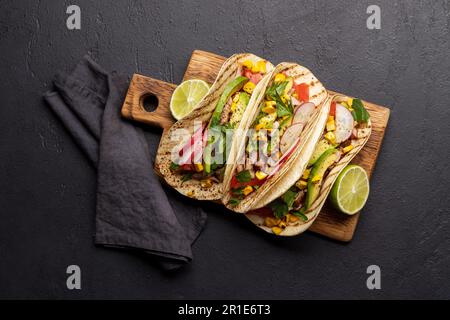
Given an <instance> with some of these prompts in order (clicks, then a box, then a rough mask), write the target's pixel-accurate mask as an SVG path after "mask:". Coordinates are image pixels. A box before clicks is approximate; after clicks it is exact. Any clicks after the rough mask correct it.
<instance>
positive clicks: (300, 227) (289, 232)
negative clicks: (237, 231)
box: [246, 95, 372, 236]
mask: <svg viewBox="0 0 450 320" xmlns="http://www.w3.org/2000/svg"><path fill="white" fill-rule="evenodd" d="M348 98H349V97H346V96H342V95H335V96H332V97H331V98H330V102H331V101H336V102H342V101H347V100H348ZM323 113H325V109H324V110H323ZM325 115H326V117H322V118H323V119H325V120H323V119H321V120H320V121H324V122H323V123H321V124H320V125H319V123H318V125H317V127H316V129H315V130H316V131H317V132H319V138H318V139H320V136H321V135H322V133H323V130H324V126H325V122H326V119H327V116H328V112H326V113H325ZM362 131H364V132H362ZM317 132H315V133H314V134H313V135H315V134H316V133H317ZM371 132H372V124H371V122H370V120H369V122H368V123H367V128H365V129H360V130H359V131H358V136H359V135H363V136H364V137H361V138H358V139H356V142H355V144H354V148H353V149H352V150H351V151H350V152H349V153H347V154H345V156H344V157H342V159H340V161H339V162H338V163H337V164H336V166H334V168H333V169H332V170H331V171H330V172H329V173H328V175H327V177H326V179H325V181H324V183H323V185H322V188H321V190H320V193H319V196H318V198H317V199H316V200H315V201H314V203H313V204H312V205H311V208H309V210H308V211H307V212H306V213H305V215H306V217H307V218H308V221H307V222H306V223H302V222H301V221H297V222H295V223H291V224H289V225H288V226H286V228H285V229H284V230H283V231H282V232H281V234H279V235H280V236H295V235H298V234H300V233H303V232H304V231H306V230H307V229H308V228H309V227H310V226H311V225H312V224H313V223H314V221H315V219H316V218H317V216H318V215H319V213H320V210H321V209H322V207H323V205H324V204H325V201H326V199H327V197H328V194H329V193H330V191H331V188H332V187H333V184H334V182H335V181H336V179H337V177H338V176H339V174H340V173H341V171H342V170H343V169H344V168H345V167H346V166H347V165H348V164H349V163H350V162H351V161H352V159H353V158H354V157H355V156H356V155H357V154H358V152H359V151H361V149H362V148H363V147H364V145H365V144H366V142H367V141H368V140H369V138H370V134H371ZM318 139H316V140H313V139H311V140H310V144H309V146H307V147H306V148H311V146H312V150H314V148H315V145H316V143H317V142H318ZM314 141H315V142H314ZM308 151H310V150H308ZM305 154H306V149H305ZM310 156H311V155H310ZM310 156H309V157H310ZM309 157H308V158H307V159H306V163H308V161H309ZM304 160H305V158H303V159H302V161H304ZM305 166H306V164H305ZM304 169H305V168H303V170H302V171H301V172H302V174H303V171H304ZM300 176H301V174H300ZM292 180H293V179H290V180H288V179H285V180H282V181H279V184H277V185H274V186H273V189H274V190H276V189H277V188H281V189H283V190H287V189H289V188H290V187H291V186H292V185H293V184H294V183H296V182H297V180H298V179H297V180H295V181H294V182H292ZM258 207H261V206H258ZM255 208H256V206H255ZM246 217H247V218H248V219H249V220H250V221H252V222H253V223H254V224H255V225H257V226H258V227H259V228H261V229H263V230H264V231H266V232H268V233H273V232H272V229H271V228H269V227H266V226H265V225H264V217H262V216H260V215H256V214H247V215H246Z"/></svg>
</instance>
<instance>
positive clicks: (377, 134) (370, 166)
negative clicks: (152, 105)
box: [122, 50, 390, 242]
mask: <svg viewBox="0 0 450 320" xmlns="http://www.w3.org/2000/svg"><path fill="white" fill-rule="evenodd" d="M225 59H226V58H224V57H222V56H219V55H216V54H213V53H210V52H206V51H201V50H195V51H194V52H193V53H192V56H191V59H190V60H189V63H188V66H187V69H186V72H185V74H184V77H183V81H184V80H188V79H202V80H205V81H206V82H208V83H213V82H214V80H215V78H216V76H217V73H218V72H219V69H220V67H221V66H222V64H223V62H224V61H225ZM175 87H176V85H174V84H169V83H166V82H162V81H159V80H156V79H152V78H149V77H145V76H141V75H137V74H135V75H134V76H133V79H132V81H131V84H130V87H129V89H128V93H127V96H126V99H125V103H124V105H123V107H122V115H123V116H124V117H125V118H129V119H132V120H136V121H140V122H144V123H148V124H150V125H153V126H158V127H161V128H163V129H164V131H165V130H166V129H168V128H170V126H171V125H172V124H173V123H174V122H175V119H173V117H172V116H171V114H170V110H169V103H170V97H171V95H172V92H173V90H174V89H175ZM329 93H330V94H334V93H336V92H333V91H329ZM148 94H154V95H155V96H156V97H157V98H158V101H159V104H158V107H157V108H156V110H155V111H154V112H147V111H145V109H144V108H143V105H142V101H143V99H144V98H145V96H146V95H148ZM363 102H364V105H365V107H366V108H367V111H369V113H370V116H371V120H372V135H371V137H370V139H369V141H368V142H367V144H366V145H365V146H364V148H363V149H362V150H361V152H360V153H359V154H358V155H357V156H356V157H355V158H354V160H353V161H352V163H354V164H358V165H360V166H362V167H363V168H364V169H365V170H367V173H368V175H369V177H370V176H371V175H372V173H373V170H374V168H375V163H376V160H377V157H378V154H379V152H380V149H381V144H382V142H383V138H384V132H385V129H386V126H387V123H388V120H389V114H390V110H389V109H388V108H386V107H383V106H379V105H376V104H374V103H370V102H367V101H363ZM163 134H164V132H163ZM359 215H360V214H359V213H358V214H356V215H353V216H346V215H344V214H342V213H339V212H337V211H336V210H335V209H333V208H332V207H330V206H329V205H328V204H326V205H325V206H324V208H323V209H322V211H321V213H320V215H319V216H318V217H317V219H316V221H315V222H314V224H313V225H312V226H311V228H310V229H309V230H310V231H312V232H315V233H318V234H321V235H323V236H325V237H329V238H332V239H335V240H339V241H346V242H347V241H350V240H351V239H352V238H353V235H354V232H355V230H356V226H357V224H358V220H359Z"/></svg>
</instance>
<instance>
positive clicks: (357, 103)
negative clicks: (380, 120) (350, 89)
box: [351, 99, 370, 123]
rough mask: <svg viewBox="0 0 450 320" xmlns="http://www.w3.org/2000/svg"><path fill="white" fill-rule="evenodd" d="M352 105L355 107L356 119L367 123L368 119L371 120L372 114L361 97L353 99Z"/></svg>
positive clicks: (354, 117)
mask: <svg viewBox="0 0 450 320" xmlns="http://www.w3.org/2000/svg"><path fill="white" fill-rule="evenodd" d="M351 107H352V109H353V111H352V115H353V119H355V121H356V122H358V123H367V121H369V118H370V115H369V113H368V112H367V110H366V108H364V104H363V103H362V101H361V100H360V99H353V103H352V105H351Z"/></svg>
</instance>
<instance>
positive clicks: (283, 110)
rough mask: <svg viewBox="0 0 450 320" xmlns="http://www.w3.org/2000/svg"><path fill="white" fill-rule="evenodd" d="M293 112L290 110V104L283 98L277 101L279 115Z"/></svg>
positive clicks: (289, 114) (287, 114) (282, 115)
mask: <svg viewBox="0 0 450 320" xmlns="http://www.w3.org/2000/svg"><path fill="white" fill-rule="evenodd" d="M291 115H292V112H291V110H289V106H288V105H286V104H284V103H283V102H282V101H281V100H280V101H277V117H278V118H281V117H284V116H291Z"/></svg>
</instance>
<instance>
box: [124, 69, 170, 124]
mask: <svg viewBox="0 0 450 320" xmlns="http://www.w3.org/2000/svg"><path fill="white" fill-rule="evenodd" d="M176 87H177V86H176V85H175V84H171V83H167V82H164V81H160V80H156V79H153V78H149V77H145V76H141V75H139V74H134V75H133V78H132V79H131V83H130V87H129V88H128V92H127V95H126V97H125V102H124V104H123V106H122V116H123V117H125V118H128V119H131V120H135V121H139V122H143V123H147V124H150V125H152V126H157V127H161V128H163V129H168V128H170V126H171V125H172V124H173V123H174V121H175V119H173V117H172V115H171V113H170V109H169V105H170V98H171V97H172V93H173V91H174V90H175V88H176ZM149 95H154V96H156V97H157V99H158V106H157V107H156V109H155V111H153V112H149V111H146V110H145V109H144V100H145V98H146V97H147V96H149Z"/></svg>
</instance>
